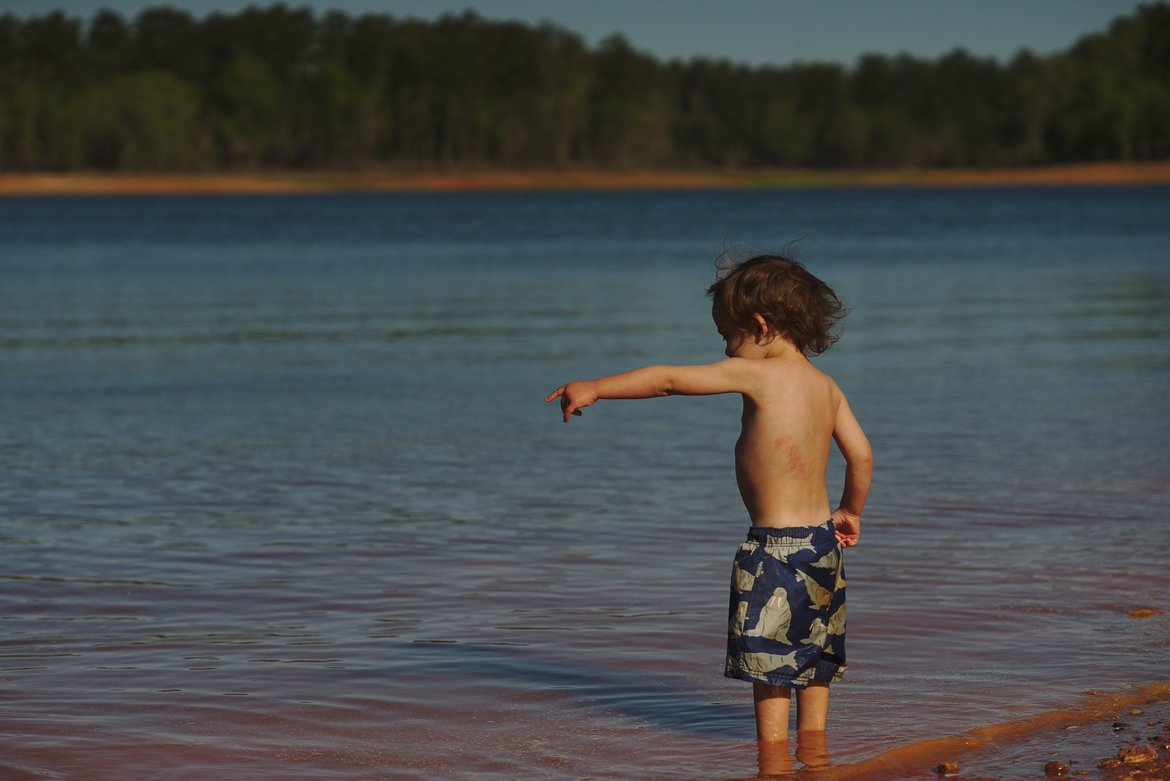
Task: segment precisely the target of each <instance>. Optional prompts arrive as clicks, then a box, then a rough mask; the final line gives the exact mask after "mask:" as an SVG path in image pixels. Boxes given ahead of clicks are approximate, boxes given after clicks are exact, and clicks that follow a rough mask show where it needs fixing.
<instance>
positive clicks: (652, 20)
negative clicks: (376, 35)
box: [0, 0, 1149, 65]
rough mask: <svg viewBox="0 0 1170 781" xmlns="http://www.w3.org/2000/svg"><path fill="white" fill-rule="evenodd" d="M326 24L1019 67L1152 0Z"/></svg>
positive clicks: (126, 10) (608, 3) (473, 4)
mask: <svg viewBox="0 0 1170 781" xmlns="http://www.w3.org/2000/svg"><path fill="white" fill-rule="evenodd" d="M1146 1H1147V2H1148V1H1149V0H1146ZM269 4H270V3H269V2H267V0H260V1H259V2H258V1H257V0H170V2H166V0H0V12H12V13H15V14H17V15H19V16H31V15H42V14H45V13H48V12H49V11H50V10H53V9H59V10H62V11H65V12H66V13H67V14H69V15H70V16H75V17H81V18H83V19H89V18H90V17H92V16H93V14H94V13H95V12H96V11H97V10H98V9H100V8H103V7H105V8H110V9H112V10H114V11H117V12H118V13H120V14H121V15H123V16H125V17H128V18H132V17H133V16H134V15H135V14H136V13H137V12H138V11H140V10H141V9H143V8H146V7H152V6H159V5H170V6H173V7H176V8H181V9H184V10H187V11H189V12H190V13H192V14H193V15H195V16H197V17H202V16H205V15H207V14H210V13H213V12H215V11H223V12H229V13H234V12H237V11H240V10H242V9H243V8H245V7H247V6H248V5H261V6H265V5H269ZM285 4H286V5H288V6H291V7H294V8H301V7H309V8H312V9H313V10H314V11H315V12H316V13H317V14H318V15H321V14H322V13H324V12H325V11H327V10H330V9H340V10H343V11H347V12H348V13H350V14H355V15H356V14H362V13H386V14H390V15H392V16H395V17H415V18H421V19H436V18H438V17H439V16H441V15H442V14H444V13H461V12H462V11H464V10H467V9H471V10H474V11H475V12H476V13H478V14H479V15H480V16H483V17H485V18H488V19H499V20H518V21H522V22H526V23H529V24H539V23H540V22H542V21H545V20H547V21H551V22H553V23H554V24H556V25H558V26H560V27H564V28H567V29H569V30H572V31H574V32H576V33H578V34H580V35H581V36H582V37H583V38H584V39H585V41H586V42H587V43H588V44H590V45H596V44H597V42H598V41H600V40H601V39H603V38H605V37H606V36H608V35H610V34H612V33H615V32H620V33H621V34H623V35H624V36H625V37H626V39H627V40H628V41H629V42H630V44H631V45H632V46H634V48H636V49H639V50H641V51H644V52H647V53H649V54H652V55H654V56H655V57H657V58H659V59H662V60H670V59H682V60H689V59H691V58H694V57H709V58H714V59H728V60H731V61H733V62H740V63H748V64H751V65H764V64H772V65H787V64H789V63H792V62H795V61H806V62H811V61H817V62H825V61H828V62H838V63H841V64H844V65H852V64H853V63H854V62H855V61H856V59H857V57H858V56H859V55H861V54H866V53H877V54H885V55H896V54H901V53H908V54H911V55H914V56H916V57H922V58H927V59H933V58H936V57H938V56H940V55H943V54H945V53H947V52H949V51H952V50H953V49H956V48H963V49H966V50H967V51H968V52H970V53H972V54H974V55H977V56H983V57H994V58H996V59H999V60H1001V61H1002V60H1007V59H1010V58H1011V57H1012V56H1013V55H1014V54H1016V52H1018V51H1019V50H1020V49H1023V48H1027V49H1030V50H1031V51H1032V52H1034V53H1036V54H1049V53H1052V52H1055V51H1059V50H1061V49H1064V48H1067V47H1068V46H1069V45H1071V44H1072V43H1073V42H1074V41H1076V40H1077V39H1078V38H1079V37H1081V36H1082V35H1086V34H1089V33H1094V32H1100V31H1102V30H1104V29H1105V28H1106V27H1107V26H1108V24H1109V22H1110V21H1111V20H1113V19H1114V18H1116V17H1118V16H1122V15H1126V14H1130V13H1132V12H1133V11H1134V10H1135V9H1136V8H1137V7H1138V6H1139V5H1141V4H1142V2H1141V1H1140V0H1134V1H1132V2H1130V1H1127V0H718V2H717V1H716V0H288V2H286V3H285Z"/></svg>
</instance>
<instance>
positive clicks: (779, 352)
mask: <svg viewBox="0 0 1170 781" xmlns="http://www.w3.org/2000/svg"><path fill="white" fill-rule="evenodd" d="M760 346H761V347H762V348H763V350H762V351H761V352H760V353H759V354H757V355H755V356H753V357H755V358H760V359H764V358H768V359H777V358H780V359H787V360H799V361H807V360H808V357H807V356H806V355H805V354H804V353H803V352H801V351H800V350H798V349H797V348H796V345H794V344H793V343H792V342H790V341H788V340H787V339H783V338H779V337H778V338H776V339H773V340H772V341H770V342H768V343H767V344H763V345H760Z"/></svg>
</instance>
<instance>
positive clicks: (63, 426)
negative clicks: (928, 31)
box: [0, 187, 1170, 781]
mask: <svg viewBox="0 0 1170 781" xmlns="http://www.w3.org/2000/svg"><path fill="white" fill-rule="evenodd" d="M794 240H799V241H798V243H797V244H796V245H795V252H796V254H797V256H798V257H799V258H800V259H802V260H803V261H804V262H805V263H806V264H807V265H808V266H809V267H810V269H811V270H812V271H813V272H814V273H816V274H818V275H819V276H821V277H822V278H824V279H826V280H827V281H828V282H830V283H831V284H833V285H834V286H835V287H836V289H837V291H838V293H839V294H840V295H841V297H842V298H843V299H844V301H845V302H846V304H847V305H848V306H850V307H851V308H852V310H853V311H852V313H851V314H850V315H849V317H848V318H847V319H846V320H845V322H844V336H843V338H842V340H841V342H840V343H839V344H838V345H837V346H835V347H834V348H833V349H832V350H830V351H829V352H828V353H827V354H826V355H824V356H823V357H822V358H820V359H817V362H818V365H820V366H821V367H822V368H824V369H826V370H827V371H829V372H830V373H831V374H833V375H834V376H835V377H836V379H837V380H838V382H839V384H840V385H841V386H842V388H843V389H844V390H845V392H846V393H847V394H848V395H849V397H850V400H851V404H852V406H853V409H854V411H855V412H856V413H857V416H858V418H859V419H860V421H861V422H862V424H863V426H865V428H866V430H867V432H868V433H869V436H870V439H871V440H872V442H873V445H874V448H875V453H876V463H877V468H876V477H875V485H874V490H873V493H872V494H871V499H870V504H869V506H868V508H867V513H866V518H865V521H864V531H863V535H862V538H861V544H860V545H859V546H858V547H857V548H854V549H851V550H849V552H848V555H847V565H846V566H847V572H848V577H849V599H850V610H849V614H850V622H849V634H848V650H849V661H850V665H849V672H848V674H847V676H846V679H845V681H844V682H843V683H841V684H840V685H838V686H835V687H834V693H833V697H832V704H831V708H830V731H829V735H828V744H827V747H826V748H825V749H824V751H826V752H827V755H828V756H827V760H826V759H825V758H824V757H822V758H821V759H819V760H815V761H809V760H808V759H807V757H805V758H804V759H803V760H802V761H798V762H796V764H795V765H794V767H801V765H802V764H804V765H808V764H814V765H815V764H819V763H823V762H824V761H827V762H829V763H831V764H832V765H833V766H835V767H838V768H841V769H842V772H845V773H846V774H847V773H848V770H849V767H850V766H854V767H857V765H856V763H859V762H863V761H866V760H868V759H872V758H873V757H875V756H877V755H882V754H883V752H887V751H889V750H891V749H898V748H899V747H906V746H911V745H914V744H916V743H918V742H919V741H923V740H927V739H932V738H938V737H942V736H946V735H955V734H962V733H964V732H966V731H968V730H971V729H973V728H976V727H981V726H984V725H988V724H992V725H994V724H1010V723H1015V722H1018V721H1019V720H1021V719H1030V718H1043V717H1044V714H1046V713H1051V712H1054V711H1057V710H1061V709H1068V708H1073V709H1075V708H1077V707H1080V706H1078V703H1079V702H1081V701H1082V698H1083V697H1084V696H1085V695H1084V694H1083V693H1084V692H1085V691H1086V690H1094V691H1096V692H1099V693H1101V695H1126V694H1127V693H1129V692H1132V691H1133V690H1134V689H1135V687H1137V686H1139V685H1141V684H1145V683H1150V682H1164V681H1166V680H1167V679H1170V674H1168V673H1167V665H1168V663H1170V621H1168V620H1167V616H1166V615H1165V614H1163V615H1156V616H1154V617H1152V618H1147V619H1143V620H1139V619H1134V618H1131V617H1129V616H1128V615H1127V611H1129V610H1133V609H1135V608H1161V609H1167V608H1170V569H1168V568H1167V567H1166V565H1165V562H1166V561H1167V560H1168V559H1170V535H1167V533H1166V531H1167V517H1168V515H1170V449H1168V448H1167V441H1168V440H1170V306H1168V305H1170V188H1166V187H1142V188H1120V187H1115V188H1074V189H1058V188H1031V189H995V188H988V189H809V190H799V189H783V190H758V191H696V192H564V193H560V192H551V193H549V192H545V193H472V194H377V195H305V196H261V197H231V196H216V197H168V198H133V197H110V198H88V197H77V198H28V199H6V200H0V326H2V328H0V360H2V369H0V415H2V417H0V420H2V421H3V423H2V425H0V470H2V471H3V474H4V485H3V488H2V489H0V556H2V561H0V584H2V588H0V691H2V695H0V696H2V698H3V708H2V709H0V733H2V734H4V735H5V737H4V739H3V742H2V745H0V773H2V774H3V777H4V778H6V779H41V778H60V779H97V780H105V779H110V780H111V781H114V780H115V779H118V780H119V781H120V780H121V779H126V778H166V779H168V781H183V780H185V779H191V780H192V781H195V780H198V781H202V780H203V779H207V778H214V777H221V778H231V779H234V780H235V781H242V780H247V779H257V780H259V779H265V780H267V779H272V778H283V779H321V778H330V779H432V778H460V777H463V778H471V777H474V778H477V779H517V778H521V779H528V778H531V779H544V778H550V779H551V778H558V779H559V778H597V779H608V778H667V777H669V778H674V779H678V778H694V779H712V778H715V779H731V778H743V777H752V776H755V775H756V773H757V772H758V771H759V770H760V768H759V766H758V765H757V756H756V751H755V744H754V740H753V736H754V731H753V722H752V714H751V704H750V687H749V686H747V685H746V684H743V683H742V682H739V681H729V680H725V679H724V678H723V677H722V675H721V673H722V661H723V656H722V655H723V643H724V628H725V623H726V615H725V610H726V604H727V581H728V576H729V573H730V562H731V555H732V553H733V551H734V548H735V546H736V545H737V544H738V543H739V542H740V540H741V539H742V534H743V530H744V528H745V526H746V517H745V514H744V512H743V509H742V506H741V505H740V502H739V498H738V495H737V493H736V489H735V481H734V475H733V472H732V452H731V451H732V446H733V443H734V440H735V437H736V435H737V432H738V415H739V410H738V400H737V399H735V398H728V397H715V398H701V399H695V398H671V399H664V400H654V401H637V402H602V403H600V404H599V405H597V406H596V407H593V408H591V409H590V410H588V411H586V414H585V416H584V417H583V418H580V419H574V420H573V421H572V423H571V425H568V426H565V425H562V424H561V422H560V418H559V414H558V412H557V410H556V409H554V408H553V406H552V405H545V404H544V403H543V401H542V400H543V398H544V396H545V394H546V393H548V392H549V391H550V390H551V389H552V388H554V387H556V386H557V385H559V384H560V383H562V382H565V381H567V380H570V379H581V378H588V377H593V376H597V375H599V374H603V373H609V372H613V371H617V370H621V369H625V368H631V367H633V366H637V365H641V364H645V363H701V362H709V361H714V360H717V359H718V358H720V357H721V350H722V344H721V342H720V339H719V337H718V335H717V334H716V333H715V330H714V327H713V326H712V325H711V323H710V318H709V313H708V312H709V309H708V302H707V300H706V298H705V295H704V290H705V288H706V286H707V284H709V282H710V281H711V279H712V273H713V272H712V264H713V261H714V259H715V257H716V255H718V254H719V253H720V252H721V251H722V249H723V248H724V247H725V246H727V247H731V246H734V245H743V246H748V247H755V248H758V249H761V250H774V249H777V248H778V247H781V246H783V245H784V244H786V243H787V242H790V241H794ZM831 471H832V474H831V475H830V495H831V496H836V495H837V493H838V492H839V490H840V464H839V462H837V461H834V464H833V466H832V470H831ZM802 772H803V773H805V774H806V775H807V774H808V771H807V770H805V771H802ZM868 772H870V775H869V777H880V774H877V775H875V774H874V773H876V771H868ZM891 772H892V771H891Z"/></svg>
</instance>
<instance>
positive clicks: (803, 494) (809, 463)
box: [735, 354, 843, 526]
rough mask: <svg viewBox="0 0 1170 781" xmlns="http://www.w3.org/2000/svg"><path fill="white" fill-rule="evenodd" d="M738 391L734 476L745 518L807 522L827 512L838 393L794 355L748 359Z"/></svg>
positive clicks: (776, 523)
mask: <svg viewBox="0 0 1170 781" xmlns="http://www.w3.org/2000/svg"><path fill="white" fill-rule="evenodd" d="M753 364H754V365H753V366H752V369H753V370H754V373H757V374H758V375H759V377H758V382H757V383H753V384H752V385H753V387H750V388H749V389H747V392H745V393H744V394H743V417H742V419H741V428H740V434H739V440H738V441H737V442H736V443H735V477H736V481H737V482H738V484H739V493H740V496H742V497H743V503H744V506H745V507H746V508H747V511H748V516H749V517H750V518H751V522H752V525H753V526H808V525H813V524H817V523H823V522H825V521H826V520H828V519H829V512H830V507H829V494H828V490H827V489H826V487H825V470H826V468H827V466H828V460H829V441H830V438H831V437H832V434H833V426H834V421H835V420H836V413H837V409H838V407H839V406H840V403H841V401H842V400H843V397H842V396H841V393H840V391H839V390H838V389H837V385H836V383H834V382H833V381H832V379H830V378H829V376H828V375H827V374H825V373H823V372H821V371H820V370H818V369H816V368H815V367H813V366H812V364H810V363H809V362H808V360H807V359H805V358H804V356H802V355H795V354H793V355H784V356H778V357H773V358H763V359H761V360H759V361H754V362H753Z"/></svg>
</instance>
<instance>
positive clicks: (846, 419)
mask: <svg viewBox="0 0 1170 781" xmlns="http://www.w3.org/2000/svg"><path fill="white" fill-rule="evenodd" d="M833 439H834V440H836V442H837V447H838V448H840V450H841V455H843V456H844V457H845V488H844V490H843V491H842V492H841V502H840V503H839V504H838V505H837V509H836V510H834V511H833V522H834V526H835V527H836V530H837V540H838V541H839V542H840V543H841V544H842V545H844V546H845V547H850V546H853V545H856V544H857V538H858V537H860V536H861V511H862V510H863V509H865V500H866V498H867V497H868V496H869V485H870V482H871V480H872V479H873V449H872V448H870V446H869V440H868V439H866V437H865V432H864V431H862V430H861V424H860V423H858V422H857V418H856V417H854V415H853V411H852V410H851V409H849V402H848V401H846V400H845V397H844V396H842V397H841V403H840V405H839V406H838V407H837V417H836V420H835V421H834V424H833Z"/></svg>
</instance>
